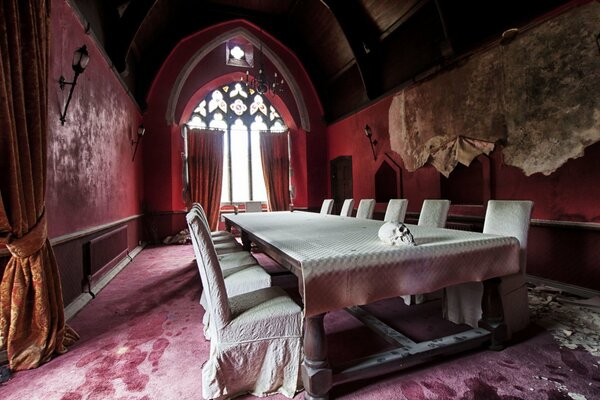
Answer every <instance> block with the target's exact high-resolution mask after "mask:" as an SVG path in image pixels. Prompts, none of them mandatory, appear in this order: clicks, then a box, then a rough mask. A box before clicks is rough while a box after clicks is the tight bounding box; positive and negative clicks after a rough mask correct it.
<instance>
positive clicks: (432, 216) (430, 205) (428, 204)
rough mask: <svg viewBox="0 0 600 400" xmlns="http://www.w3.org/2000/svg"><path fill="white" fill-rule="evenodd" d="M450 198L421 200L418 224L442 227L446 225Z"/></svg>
mask: <svg viewBox="0 0 600 400" xmlns="http://www.w3.org/2000/svg"><path fill="white" fill-rule="evenodd" d="M449 209H450V200H437V199H436V200H432V199H428V200H423V206H421V213H420V214H419V222H418V223H417V224H418V225H421V226H431V227H433V228H443V227H445V226H446V219H447V218H448V210H449Z"/></svg>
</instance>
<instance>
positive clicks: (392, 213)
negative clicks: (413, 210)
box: [383, 199, 408, 222]
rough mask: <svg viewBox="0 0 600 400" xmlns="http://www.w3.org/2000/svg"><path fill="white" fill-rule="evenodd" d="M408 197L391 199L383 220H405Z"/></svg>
mask: <svg viewBox="0 0 600 400" xmlns="http://www.w3.org/2000/svg"><path fill="white" fill-rule="evenodd" d="M407 208H408V199H391V200H390V201H389V202H388V205H387V208H386V210H385V216H384V217H383V220H384V221H385V222H404V218H405V217H406V209H407Z"/></svg>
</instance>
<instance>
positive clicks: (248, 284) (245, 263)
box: [186, 210, 271, 339]
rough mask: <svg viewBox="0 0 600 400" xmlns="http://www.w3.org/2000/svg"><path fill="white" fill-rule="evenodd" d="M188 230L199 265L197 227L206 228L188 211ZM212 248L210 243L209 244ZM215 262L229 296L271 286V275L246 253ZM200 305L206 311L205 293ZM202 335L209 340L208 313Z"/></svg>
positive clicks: (196, 216)
mask: <svg viewBox="0 0 600 400" xmlns="http://www.w3.org/2000/svg"><path fill="white" fill-rule="evenodd" d="M186 218H187V223H188V228H189V229H190V238H191V240H192V245H193V247H194V254H195V255H196V263H200V262H201V260H200V259H199V258H198V257H199V251H200V248H199V246H200V241H199V240H198V235H197V232H198V229H199V228H198V226H197V225H199V224H200V225H202V227H203V229H205V230H206V231H207V232H208V230H207V229H206V226H205V225H204V224H203V222H202V220H201V218H200V216H199V215H198V214H197V212H195V211H194V210H192V211H190V212H189V213H188V215H187V216H186ZM209 245H210V246H212V247H213V248H214V245H213V244H212V242H210V243H209ZM217 260H218V262H219V267H220V268H221V271H222V273H223V278H224V280H225V288H226V290H227V293H228V295H229V296H235V295H238V294H242V293H247V292H251V291H253V290H257V289H261V288H265V287H269V286H271V275H269V274H268V273H267V272H266V271H265V270H264V269H263V268H262V267H261V266H260V265H259V264H258V262H257V261H256V259H255V258H254V257H253V256H252V254H250V253H249V252H247V251H237V252H233V253H227V254H223V255H218V256H217ZM200 305H201V306H202V307H203V308H204V309H205V310H206V309H207V301H206V295H205V292H204V291H203V292H202V295H201V296H200ZM202 322H203V324H204V335H205V337H206V338H207V339H209V338H210V332H209V329H208V326H209V322H210V319H209V313H208V312H207V313H205V314H204V317H203V321H202Z"/></svg>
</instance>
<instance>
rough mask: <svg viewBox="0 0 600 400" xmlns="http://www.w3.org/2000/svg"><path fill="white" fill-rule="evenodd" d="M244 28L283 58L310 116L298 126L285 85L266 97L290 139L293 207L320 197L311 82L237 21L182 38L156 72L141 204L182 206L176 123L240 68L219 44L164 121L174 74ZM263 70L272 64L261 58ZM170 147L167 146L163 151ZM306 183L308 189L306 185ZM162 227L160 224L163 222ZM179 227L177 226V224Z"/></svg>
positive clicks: (322, 151) (322, 140) (322, 182)
mask: <svg viewBox="0 0 600 400" xmlns="http://www.w3.org/2000/svg"><path fill="white" fill-rule="evenodd" d="M240 27H243V28H244V29H246V30H248V31H250V32H251V33H252V34H253V35H255V36H257V37H260V38H261V39H262V41H263V43H264V46H265V47H269V48H270V49H271V50H272V51H273V52H275V53H276V54H277V55H278V56H279V57H280V59H282V61H283V62H284V63H285V65H286V67H287V68H288V69H289V71H290V73H291V74H292V75H293V77H294V79H295V80H296V82H297V83H298V86H299V87H300V88H301V90H302V95H303V97H304V102H305V106H306V108H307V110H308V118H309V120H310V128H311V131H310V132H308V133H307V132H305V131H304V130H303V129H302V128H301V123H300V117H299V110H298V106H297V105H296V103H295V101H294V98H293V96H292V93H291V92H290V89H289V86H288V91H287V92H285V93H283V94H282V95H281V96H280V97H275V98H272V99H270V100H271V101H272V103H274V105H275V106H276V107H277V108H278V110H279V111H280V113H281V115H282V117H283V118H284V120H285V122H286V124H287V125H288V127H290V134H291V143H292V156H291V162H292V169H293V176H292V185H294V191H295V197H294V199H293V202H294V205H295V206H296V207H316V206H318V205H319V204H320V202H321V201H322V200H323V198H324V196H325V192H324V190H326V189H325V187H326V175H325V170H324V169H323V168H322V166H323V165H324V163H325V160H326V136H325V129H326V128H325V125H324V123H323V122H322V110H321V107H320V103H319V100H318V98H317V96H316V93H315V91H314V88H313V86H312V83H311V82H310V80H309V79H308V76H307V74H306V72H305V70H304V69H303V67H302V65H301V64H300V63H299V61H298V59H297V58H296V57H295V55H294V54H293V53H291V52H290V51H289V50H288V49H287V48H285V47H283V46H282V45H281V43H279V42H278V41H276V40H275V39H273V38H271V37H269V36H267V35H265V34H264V33H262V32H261V31H260V30H259V29H257V28H256V27H255V26H254V25H252V24H250V23H248V22H246V21H242V20H238V21H231V22H228V23H223V24H220V25H216V26H214V27H211V28H209V29H207V30H204V31H201V32H198V33H196V34H194V35H192V36H190V37H188V38H186V39H184V40H183V41H181V42H180V43H179V44H178V45H177V46H176V48H175V49H174V50H173V51H172V52H171V54H170V55H169V57H168V59H167V60H166V61H165V63H164V64H163V66H162V67H161V70H160V72H159V73H158V75H157V77H156V79H155V81H154V82H153V85H152V88H151V90H150V93H149V95H148V98H147V104H148V108H147V111H146V112H145V114H144V125H145V126H146V127H147V135H146V136H147V137H146V138H145V141H146V143H145V146H146V150H145V154H144V172H145V182H146V185H145V196H144V197H145V205H146V207H147V210H148V211H149V212H151V213H165V212H167V213H168V212H173V211H181V210H184V209H185V204H184V202H183V199H182V195H181V193H182V179H181V171H182V161H181V152H182V151H183V147H182V140H181V135H180V129H181V128H180V126H181V124H183V123H185V122H186V121H187V120H188V118H189V115H190V113H191V110H192V109H193V107H194V106H195V105H196V104H197V103H198V102H199V101H200V99H201V98H203V97H204V96H205V95H206V94H207V93H208V91H209V90H210V89H212V88H214V87H215V86H216V85H217V83H226V81H232V80H237V79H239V77H240V76H241V75H242V74H244V73H245V70H244V69H239V68H238V69H235V68H232V67H228V66H226V65H225V62H224V59H225V57H224V54H225V50H224V45H219V46H218V47H217V48H216V49H214V50H213V51H212V52H211V53H209V54H208V55H207V56H206V57H205V58H204V59H203V60H202V61H201V62H199V63H198V65H197V66H195V67H194V68H193V70H192V71H191V73H190V74H189V76H188V77H187V79H186V81H185V84H184V86H183V90H182V91H181V93H180V95H179V97H178V99H177V102H176V107H175V119H176V121H175V125H171V121H167V119H166V114H167V108H168V101H169V97H170V96H171V92H172V91H173V89H174V85H175V84H176V79H177V77H178V76H179V74H180V73H181V71H182V70H183V69H184V67H185V66H186V64H187V63H188V62H190V59H191V58H192V57H193V56H194V54H196V53H197V52H198V51H200V50H201V49H202V48H203V47H204V46H205V45H206V44H207V43H209V42H210V40H211V39H212V38H214V37H215V36H219V35H221V34H224V33H227V32H229V31H231V30H235V29H238V28H240ZM266 67H267V69H270V68H271V67H272V66H271V64H270V63H268V62H267V63H266ZM167 149H168V150H170V151H168V150H167ZM309 188H310V190H309ZM162 227H163V228H159V229H161V230H162V229H164V227H165V226H164V224H162ZM179 227H182V226H179ZM171 228H172V231H171V232H166V231H164V232H163V231H161V232H159V233H158V235H159V236H166V235H170V234H172V233H173V232H174V231H176V230H177V228H178V224H177V223H174V224H173V225H172V226H171Z"/></svg>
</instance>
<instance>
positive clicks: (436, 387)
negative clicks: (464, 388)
mask: <svg viewBox="0 0 600 400" xmlns="http://www.w3.org/2000/svg"><path fill="white" fill-rule="evenodd" d="M421 385H423V386H424V387H426V388H427V389H428V390H429V391H430V392H431V393H433V394H435V395H436V396H437V398H438V399H440V400H442V399H453V398H455V397H456V390H454V389H452V388H451V387H450V386H448V385H446V384H445V383H444V382H441V381H439V380H435V381H433V382H421Z"/></svg>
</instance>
